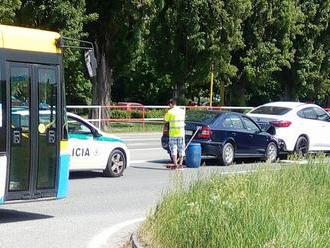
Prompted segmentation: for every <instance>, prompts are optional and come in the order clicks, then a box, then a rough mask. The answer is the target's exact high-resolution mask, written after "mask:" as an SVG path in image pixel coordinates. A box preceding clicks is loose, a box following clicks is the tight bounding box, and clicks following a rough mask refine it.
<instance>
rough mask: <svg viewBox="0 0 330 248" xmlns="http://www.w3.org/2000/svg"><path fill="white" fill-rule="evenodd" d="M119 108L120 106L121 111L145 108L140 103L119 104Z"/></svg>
mask: <svg viewBox="0 0 330 248" xmlns="http://www.w3.org/2000/svg"><path fill="white" fill-rule="evenodd" d="M117 106H120V108H118V109H120V110H127V111H132V110H142V109H143V108H144V105H143V104H141V103H138V102H119V103H118V104H117Z"/></svg>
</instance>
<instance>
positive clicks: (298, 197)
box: [140, 160, 330, 248]
mask: <svg viewBox="0 0 330 248" xmlns="http://www.w3.org/2000/svg"><path fill="white" fill-rule="evenodd" d="M313 161H314V160H310V161H309V164H308V165H293V166H289V167H283V168H282V169H280V170H276V171H274V170H270V169H261V170H259V171H257V172H255V173H251V174H246V175H240V176H239V175H236V176H235V175H234V176H226V177H222V176H220V175H212V176H210V177H208V178H205V177H204V178H200V179H199V180H198V181H195V182H194V183H192V184H191V185H190V186H189V187H188V189H187V187H184V182H182V181H180V180H178V181H177V187H176V190H173V191H171V192H168V193H167V194H166V195H165V196H164V198H163V200H162V201H161V202H160V203H159V204H158V205H157V206H156V208H155V209H154V210H153V212H152V213H151V214H150V215H149V216H148V218H147V220H146V222H145V223H144V225H143V226H142V228H141V229H140V236H141V238H142V240H143V241H144V242H145V243H146V244H148V245H149V246H148V247H154V248H167V247H178V248H179V247H185V248H187V247H192V248H195V247H196V248H198V247H203V248H204V247H205V248H212V247H214V248H218V247H299V248H300V247H322V248H324V247H330V165H329V164H327V163H323V162H321V163H314V162H313Z"/></svg>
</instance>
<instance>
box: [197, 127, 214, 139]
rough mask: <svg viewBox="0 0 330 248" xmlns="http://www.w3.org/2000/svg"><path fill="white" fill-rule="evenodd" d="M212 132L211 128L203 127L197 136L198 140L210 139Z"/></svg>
mask: <svg viewBox="0 0 330 248" xmlns="http://www.w3.org/2000/svg"><path fill="white" fill-rule="evenodd" d="M211 134H212V131H211V129H210V128H209V127H202V129H201V130H200V131H199V133H198V134H197V138H200V139H210V138H211Z"/></svg>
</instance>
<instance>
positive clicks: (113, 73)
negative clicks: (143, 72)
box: [87, 0, 153, 105]
mask: <svg viewBox="0 0 330 248" xmlns="http://www.w3.org/2000/svg"><path fill="white" fill-rule="evenodd" d="M152 2H153V1H151V0H149V1H140V0H132V1H104V0H103V1H91V0H90V1H87V8H88V10H89V12H91V13H94V12H95V13H97V14H98V15H99V19H98V20H97V21H95V22H93V23H91V24H90V25H88V26H87V31H88V32H89V34H90V38H91V39H92V40H93V41H94V42H95V47H96V55H97V64H98V69H97V78H96V81H95V84H94V85H93V104H99V105H108V104H110V102H111V93H112V91H111V88H112V86H113V85H114V84H117V85H118V87H117V88H119V89H121V88H122V87H121V85H119V84H122V83H124V84H125V82H121V80H123V79H127V78H129V75H130V74H131V72H132V71H133V70H134V68H136V63H137V62H139V61H140V60H137V59H136V56H137V55H140V54H141V53H140V51H139V49H141V47H142V45H143V44H141V39H142V35H143V32H142V31H141V29H143V27H144V23H145V22H146V18H148V12H149V11H150V9H149V8H150V6H151V5H152Z"/></svg>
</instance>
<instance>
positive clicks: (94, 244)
mask: <svg viewBox="0 0 330 248" xmlns="http://www.w3.org/2000/svg"><path fill="white" fill-rule="evenodd" d="M144 220H145V217H143V218H138V219H133V220H128V221H124V222H121V223H119V224H117V225H114V226H112V227H109V228H106V229H104V230H103V231H102V232H100V233H99V234H97V235H96V236H94V237H93V239H92V240H91V241H90V242H89V244H88V246H87V247H88V248H101V247H107V241H108V240H109V238H110V236H111V235H114V234H115V233H116V232H118V231H120V230H121V229H122V228H125V227H127V226H129V225H132V224H135V223H138V222H141V221H144Z"/></svg>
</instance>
